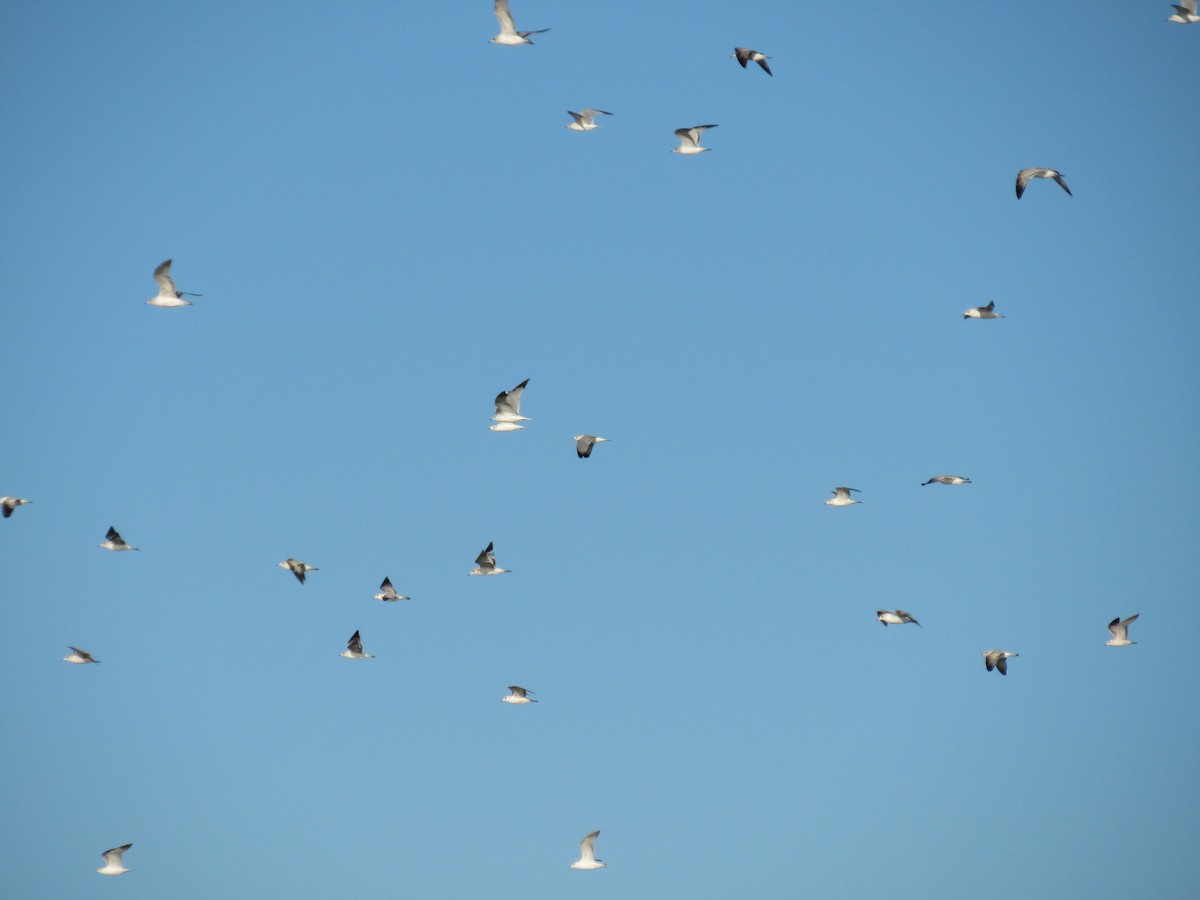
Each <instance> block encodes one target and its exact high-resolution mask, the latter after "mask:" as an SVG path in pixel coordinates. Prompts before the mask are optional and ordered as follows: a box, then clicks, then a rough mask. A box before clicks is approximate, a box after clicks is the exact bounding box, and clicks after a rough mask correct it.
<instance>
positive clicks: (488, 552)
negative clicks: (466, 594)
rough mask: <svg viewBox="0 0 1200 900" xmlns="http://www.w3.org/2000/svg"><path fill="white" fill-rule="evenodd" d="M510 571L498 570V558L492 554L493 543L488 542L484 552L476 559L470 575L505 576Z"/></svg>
mask: <svg viewBox="0 0 1200 900" xmlns="http://www.w3.org/2000/svg"><path fill="white" fill-rule="evenodd" d="M508 571H511V570H510V569H498V568H496V557H495V556H494V555H493V554H492V542H491V541H488V545H487V546H486V547H485V548H484V549H483V552H482V553H480V554H479V555H478V556H477V557H475V568H473V569H472V570H471V571H470V572H468V573H467V574H468V575H503V574H504V573H505V572H508Z"/></svg>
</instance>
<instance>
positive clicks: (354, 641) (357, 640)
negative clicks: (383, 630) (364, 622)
mask: <svg viewBox="0 0 1200 900" xmlns="http://www.w3.org/2000/svg"><path fill="white" fill-rule="evenodd" d="M346 649H347V650H349V651H350V652H351V653H362V638H361V637H359V635H358V632H357V631H356V632H354V634H352V635H350V640H349V641H347V642H346Z"/></svg>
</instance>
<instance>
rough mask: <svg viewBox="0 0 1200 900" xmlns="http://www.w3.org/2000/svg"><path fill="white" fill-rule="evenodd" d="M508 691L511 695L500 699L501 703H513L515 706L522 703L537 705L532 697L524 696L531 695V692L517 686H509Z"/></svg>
mask: <svg viewBox="0 0 1200 900" xmlns="http://www.w3.org/2000/svg"><path fill="white" fill-rule="evenodd" d="M508 689H509V691H511V693H509V694H508V695H507V696H504V697H501V698H500V702H501V703H515V704H517V705H520V704H522V703H537V701H536V700H534V699H533V698H532V697H529V696H526V695H527V694H532V693H533V691H530V690H526V689H525V688H523V687H521V686H520V685H517V684H510V685H509V686H508Z"/></svg>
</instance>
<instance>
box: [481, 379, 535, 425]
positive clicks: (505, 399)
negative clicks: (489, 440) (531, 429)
mask: <svg viewBox="0 0 1200 900" xmlns="http://www.w3.org/2000/svg"><path fill="white" fill-rule="evenodd" d="M527 384H529V379H528V378H526V379H525V380H524V381H522V382H521V383H520V384H518V385H517V386H516V387H515V388H513V389H512V390H511V391H501V392H500V393H498V394H497V395H496V414H495V415H494V416H492V421H493V422H495V423H496V424H495V425H492V426H491V427H490V430H491V431H517V430H519V429H521V428H524V427H525V426H524V425H518V424H517V423H518V422H528V421H530V419H529V417H528V416H523V415H521V395H522V394H523V393H525V386H526V385H527Z"/></svg>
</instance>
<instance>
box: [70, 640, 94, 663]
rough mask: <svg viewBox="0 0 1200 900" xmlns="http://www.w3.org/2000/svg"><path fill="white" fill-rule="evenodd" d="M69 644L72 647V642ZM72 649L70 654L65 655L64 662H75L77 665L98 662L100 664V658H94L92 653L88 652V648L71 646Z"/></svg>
mask: <svg viewBox="0 0 1200 900" xmlns="http://www.w3.org/2000/svg"><path fill="white" fill-rule="evenodd" d="M67 646H68V647H71V645H70V644H67ZM71 651H72V652H71V655H70V656H64V657H63V662H69V663H75V665H77V666H82V665H86V664H87V663H96V664H97V665H99V663H100V660H98V659H93V658H92V654H90V653H88V652H87V651H86V650H80V649H79V648H78V647H71Z"/></svg>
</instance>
